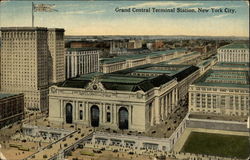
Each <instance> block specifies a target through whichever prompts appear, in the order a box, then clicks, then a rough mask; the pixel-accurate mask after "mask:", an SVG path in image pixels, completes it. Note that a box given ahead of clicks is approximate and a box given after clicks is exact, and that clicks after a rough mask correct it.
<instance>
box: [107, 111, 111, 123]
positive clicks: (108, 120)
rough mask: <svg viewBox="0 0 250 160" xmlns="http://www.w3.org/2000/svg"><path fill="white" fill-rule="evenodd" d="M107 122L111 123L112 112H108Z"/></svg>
mask: <svg viewBox="0 0 250 160" xmlns="http://www.w3.org/2000/svg"><path fill="white" fill-rule="evenodd" d="M107 122H110V112H107Z"/></svg>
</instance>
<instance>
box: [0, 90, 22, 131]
mask: <svg viewBox="0 0 250 160" xmlns="http://www.w3.org/2000/svg"><path fill="white" fill-rule="evenodd" d="M23 118H24V95H23V94H6V93H0V128H2V127H4V126H7V125H9V124H11V123H14V122H16V121H19V120H22V119H23Z"/></svg>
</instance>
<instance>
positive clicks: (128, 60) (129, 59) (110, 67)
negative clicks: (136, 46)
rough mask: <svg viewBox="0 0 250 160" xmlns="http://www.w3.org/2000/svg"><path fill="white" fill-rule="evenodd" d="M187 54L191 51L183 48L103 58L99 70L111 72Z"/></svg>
mask: <svg viewBox="0 0 250 160" xmlns="http://www.w3.org/2000/svg"><path fill="white" fill-rule="evenodd" d="M189 54H193V53H191V52H187V51H186V50H185V49H175V50H166V51H157V52H151V53H142V54H132V55H123V56H117V57H114V58H105V59H102V60H101V61H100V72H103V73H111V72H115V71H119V70H123V69H127V68H132V67H136V66H140V65H144V64H150V63H151V64H155V63H160V62H164V61H169V60H171V59H174V58H180V57H182V56H187V55H189ZM194 56H196V55H194ZM191 57H192V56H191Z"/></svg>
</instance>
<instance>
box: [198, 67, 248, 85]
mask: <svg viewBox="0 0 250 160" xmlns="http://www.w3.org/2000/svg"><path fill="white" fill-rule="evenodd" d="M225 73H226V74H225ZM214 75H216V76H218V77H213V76H214ZM220 76H221V77H220ZM226 76H228V77H226ZM234 76H238V77H234ZM207 80H221V81H224V82H209V81H207ZM229 81H230V82H229ZM232 81H233V82H232ZM239 82H240V83H239ZM244 83H247V84H244ZM194 85H200V86H214V87H216V86H218V87H229V88H231V87H239V88H249V74H248V72H247V71H234V70H209V71H208V72H206V73H205V74H204V75H203V76H202V77H200V78H199V79H197V80H196V81H195V82H194Z"/></svg>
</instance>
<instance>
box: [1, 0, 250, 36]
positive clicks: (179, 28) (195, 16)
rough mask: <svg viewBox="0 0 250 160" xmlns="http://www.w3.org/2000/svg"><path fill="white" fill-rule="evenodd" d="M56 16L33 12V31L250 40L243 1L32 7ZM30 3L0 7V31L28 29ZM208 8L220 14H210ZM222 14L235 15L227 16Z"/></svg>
mask: <svg viewBox="0 0 250 160" xmlns="http://www.w3.org/2000/svg"><path fill="white" fill-rule="evenodd" d="M34 3H35V4H55V6H54V9H56V10H57V12H35V13H34V17H35V26H39V27H48V28H64V29H65V34H66V35H192V36H241V37H248V36H249V3H247V2H246V1H198V0H196V1H166V0H165V1H163V0H162V1H126V0H123V1H111V0H109V1H93V0H92V1H35V2H34ZM31 4H32V1H22V0H18V1H7V0H4V1H1V2H0V27H12V26H15V27H16V26H17V27H23V26H31V25H32V18H31V17H32V5H31ZM116 8H122V9H126V8H131V9H132V8H137V9H139V8H159V9H160V8H168V9H171V8H188V9H195V10H196V11H197V10H198V8H203V9H209V12H208V13H198V12H196V13H176V12H175V13H166V12H162V13H153V12H150V13H145V12H143V13H140V12H136V13H135V12H116V11H115V9H116ZM211 8H215V9H219V8H221V10H222V12H220V13H213V12H212V11H211ZM225 8H229V9H234V10H235V13H225V12H224V11H225Z"/></svg>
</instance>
